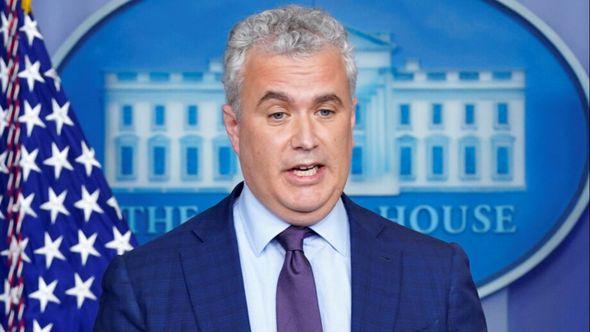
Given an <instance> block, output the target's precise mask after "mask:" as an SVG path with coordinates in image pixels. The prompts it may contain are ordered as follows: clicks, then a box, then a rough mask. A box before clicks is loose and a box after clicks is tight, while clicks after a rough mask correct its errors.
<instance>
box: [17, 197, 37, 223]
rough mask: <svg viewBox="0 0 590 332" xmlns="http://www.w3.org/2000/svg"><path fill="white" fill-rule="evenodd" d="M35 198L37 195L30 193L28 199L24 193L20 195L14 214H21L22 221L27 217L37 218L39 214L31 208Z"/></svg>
mask: <svg viewBox="0 0 590 332" xmlns="http://www.w3.org/2000/svg"><path fill="white" fill-rule="evenodd" d="M34 198H35V193H30V194H29V196H27V197H25V196H24V195H23V193H19V194H18V201H17V204H16V205H15V206H14V212H18V213H19V218H20V219H21V220H22V218H23V217H24V216H25V215H29V216H31V217H34V218H37V213H36V212H35V210H33V208H32V207H31V203H33V199H34Z"/></svg>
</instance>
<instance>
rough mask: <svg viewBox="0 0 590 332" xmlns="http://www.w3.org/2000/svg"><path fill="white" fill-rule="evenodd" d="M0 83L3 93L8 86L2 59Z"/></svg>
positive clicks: (4, 63) (6, 73)
mask: <svg viewBox="0 0 590 332" xmlns="http://www.w3.org/2000/svg"><path fill="white" fill-rule="evenodd" d="M0 81H1V82H2V92H4V91H6V87H7V86H8V66H6V62H4V59H2V58H0ZM0 133H1V132H0Z"/></svg>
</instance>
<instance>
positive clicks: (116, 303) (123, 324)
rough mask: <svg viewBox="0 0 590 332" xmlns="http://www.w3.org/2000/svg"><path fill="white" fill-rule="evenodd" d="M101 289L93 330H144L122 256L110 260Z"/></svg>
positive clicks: (142, 320)
mask: <svg viewBox="0 0 590 332" xmlns="http://www.w3.org/2000/svg"><path fill="white" fill-rule="evenodd" d="M102 289H103V291H102V295H101V297H100V305H99V309H98V315H97V317H96V321H95V324H94V331H97V332H98V331H101V332H102V331H109V332H110V331H126V332H127V331H146V327H145V323H144V319H143V315H142V313H141V310H140V307H139V305H138V303H137V300H136V298H135V293H134V290H133V286H132V284H131V280H130V279H129V275H128V273H127V267H126V265H125V258H124V256H117V257H115V258H114V259H113V261H111V263H110V264H109V266H108V267H107V269H106V271H105V274H104V276H103V279H102Z"/></svg>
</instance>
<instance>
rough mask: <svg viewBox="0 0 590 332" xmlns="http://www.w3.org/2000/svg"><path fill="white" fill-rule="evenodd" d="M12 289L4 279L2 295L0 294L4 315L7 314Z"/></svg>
mask: <svg viewBox="0 0 590 332" xmlns="http://www.w3.org/2000/svg"><path fill="white" fill-rule="evenodd" d="M12 294H13V292H12V288H11V287H10V282H8V279H4V293H2V294H0V301H1V302H4V314H8V310H10V303H11V302H12Z"/></svg>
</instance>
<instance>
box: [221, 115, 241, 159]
mask: <svg viewBox="0 0 590 332" xmlns="http://www.w3.org/2000/svg"><path fill="white" fill-rule="evenodd" d="M223 125H224V126H225V131H226V132H227V136H229V140H230V141H231V145H232V146H233V148H234V151H235V152H236V154H238V156H239V155H240V135H239V133H240V123H239V121H238V115H237V114H236V112H234V110H233V108H232V107H231V105H228V104H225V105H223Z"/></svg>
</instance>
